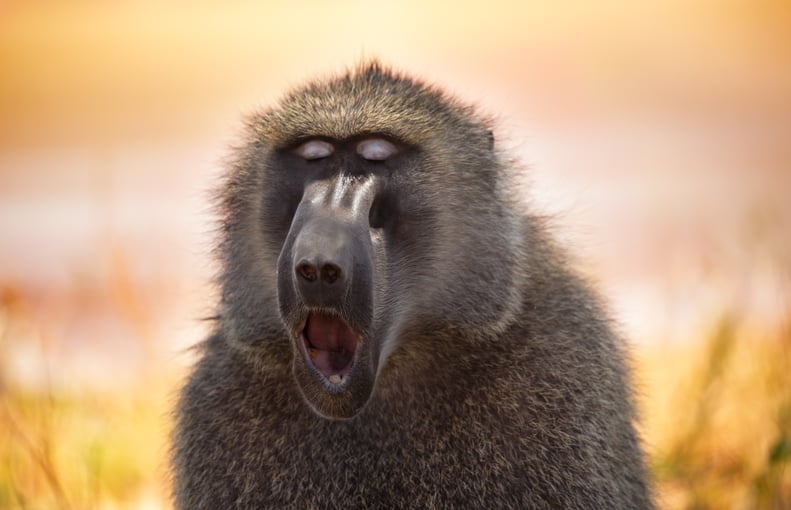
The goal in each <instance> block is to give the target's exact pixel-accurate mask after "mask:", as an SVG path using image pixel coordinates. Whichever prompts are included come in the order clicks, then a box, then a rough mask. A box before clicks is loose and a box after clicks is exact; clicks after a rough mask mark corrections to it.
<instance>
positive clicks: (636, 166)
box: [0, 0, 791, 509]
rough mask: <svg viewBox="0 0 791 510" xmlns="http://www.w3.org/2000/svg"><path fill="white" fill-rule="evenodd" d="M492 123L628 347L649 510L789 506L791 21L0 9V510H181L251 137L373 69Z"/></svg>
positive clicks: (300, 6)
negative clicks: (175, 408) (327, 82)
mask: <svg viewBox="0 0 791 510" xmlns="http://www.w3.org/2000/svg"><path fill="white" fill-rule="evenodd" d="M374 56H376V57H379V58H380V59H381V60H383V61H384V62H385V63H387V64H391V65H393V66H394V67H396V68H398V69H401V70H405V71H408V72H410V73H412V74H415V75H417V76H419V77H422V78H424V79H426V80H428V81H430V82H433V83H436V84H438V85H440V86H442V87H444V88H446V89H447V90H448V91H450V92H451V93H453V94H455V95H457V96H459V97H461V98H463V99H464V100H467V101H469V102H473V103H476V104H478V105H479V106H480V107H481V109H482V110H483V111H486V112H490V113H492V114H495V115H497V119H498V127H499V129H498V132H497V140H498V143H501V144H503V145H504V146H506V147H509V148H510V150H511V152H512V154H513V155H514V156H515V157H516V158H517V159H518V161H519V162H520V164H523V165H525V166H527V167H528V168H529V172H528V176H529V182H528V183H526V186H525V199H526V200H527V201H529V202H530V204H531V205H532V207H533V208H534V209H536V210H540V211H543V212H545V213H547V214H550V215H552V217H553V218H554V223H555V226H556V230H557V232H558V235H559V236H560V237H561V238H562V239H563V240H564V241H565V242H567V243H568V244H570V245H572V246H573V248H574V252H575V255H576V257H577V260H578V265H579V266H580V268H581V270H583V271H584V272H585V273H586V274H588V275H590V276H591V277H592V278H593V279H595V280H596V281H597V282H598V283H599V284H600V286H601V288H602V291H603V293H604V294H605V295H606V296H607V297H608V299H609V300H610V302H611V303H612V310H613V314H614V315H615V316H616V317H617V319H618V321H619V322H620V324H621V326H622V329H623V331H624V332H625V334H626V335H627V336H628V337H629V339H630V340H631V342H632V343H633V347H634V348H633V351H634V356H633V361H634V373H635V379H636V381H637V383H638V388H639V402H640V407H641V412H642V416H643V423H642V425H641V430H642V434H643V437H644V439H645V442H646V448H647V450H648V452H649V455H650V466H651V470H652V473H653V476H654V479H655V483H656V490H657V498H658V502H659V504H660V507H661V508H667V509H671V508H690V509H691V508H695V509H703V508H791V467H789V461H790V460H791V364H789V362H790V361H791V315H790V314H789V312H791V200H790V199H789V194H791V4H789V3H788V2H782V1H777V2H769V1H752V2H748V1H745V2H730V1H723V2H703V1H697V0H696V1H672V0H671V1H657V2H616V1H611V0H604V1H600V2H582V1H580V2H576V1H569V2H554V3H553V2H503V1H499V0H490V1H488V2H476V3H472V2H465V1H459V0H456V1H453V2H450V1H448V2H445V1H438V2H432V3H427V2H419V1H414V0H407V1H400V2H397V3H396V2H377V3H374V2H364V1H353V0H339V1H335V2H320V1H316V0H298V1H279V0H277V1H258V2H254V1H238V2H237V1H232V2H228V1H225V2H220V1H210V0H198V1H195V0H192V1H189V2H187V1H183V2H182V1H173V2H161V1H156V2H155V1H149V0H142V1H141V0H137V1H134V2H133V1H116V2H102V1H98V0H85V1H57V2H55V1H37V0H32V1H14V0H0V508H97V509H98V508H146V509H148V508H169V507H170V503H169V501H168V490H169V489H168V484H169V480H168V473H167V444H168V440H167V437H168V433H169V430H170V415H169V412H170V411H169V410H170V408H171V406H172V403H173V400H174V395H175V392H176V391H177V388H178V385H179V384H180V381H181V380H182V378H183V377H184V374H185V373H186V370H187V369H188V367H189V366H190V363H191V362H192V355H191V353H190V351H189V346H190V345H192V344H194V343H195V342H197V341H199V340H200V339H201V338H202V336H203V335H204V334H205V333H206V328H207V325H206V324H205V323H204V322H203V321H201V318H202V317H205V316H208V315H210V314H211V313H212V308H211V307H212V304H213V301H214V298H215V289H213V287H212V286H211V284H210V279H211V275H212V272H213V270H214V268H215V266H214V261H213V259H212V256H211V253H210V251H211V246H212V243H213V240H214V237H213V229H214V225H213V223H212V222H213V220H214V218H213V215H212V211H211V209H210V207H209V200H208V196H209V192H210V190H211V189H212V186H214V185H215V184H216V183H217V177H218V175H219V174H220V172H221V169H222V161H223V158H224V157H225V156H226V155H227V154H228V152H229V147H230V146H232V145H233V143H234V142H235V141H236V140H238V135H239V133H240V127H241V122H240V119H241V117H242V116H243V115H245V114H248V113H250V112H253V111H255V110H256V109H257V108H261V107H265V106H267V105H270V104H272V103H273V102H275V101H277V99H278V98H279V97H280V96H281V95H282V94H283V93H284V91H285V90H287V89H288V88H289V87H292V86H294V85H297V84H299V83H301V82H302V81H303V80H305V79H309V78H314V77H317V76H325V75H327V74H330V73H335V72H339V71H342V70H343V69H345V68H347V67H349V66H352V65H354V64H355V63H356V62H358V61H359V60H361V59H363V58H366V57H374Z"/></svg>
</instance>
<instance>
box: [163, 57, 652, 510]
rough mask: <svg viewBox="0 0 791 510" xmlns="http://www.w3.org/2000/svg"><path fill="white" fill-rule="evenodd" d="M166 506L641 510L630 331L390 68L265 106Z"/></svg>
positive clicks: (236, 182) (180, 431) (484, 131)
mask: <svg viewBox="0 0 791 510" xmlns="http://www.w3.org/2000/svg"><path fill="white" fill-rule="evenodd" d="M246 133H247V135H246V136H247V138H246V140H245V141H244V143H243V144H242V145H241V147H239V148H238V149H236V150H235V152H234V156H233V157H232V159H231V161H229V165H228V166H229V170H228V172H227V174H226V177H225V179H224V181H223V182H222V185H221V188H220V191H219V193H218V203H219V211H220V214H219V216H220V229H219V230H220V233H219V237H220V243H219V248H218V256H219V260H220V266H221V268H220V271H219V274H218V285H219V290H220V293H219V294H220V296H219V306H218V309H217V315H216V318H215V321H214V324H213V328H214V329H213V333H212V334H211V335H210V336H209V338H208V339H207V340H205V341H204V342H203V343H202V344H201V345H200V352H201V357H200V359H199V361H198V362H197V365H196V367H195V368H194V371H193V372H192V374H191V376H190V377H189V379H188V381H187V383H186V386H185V387H184V389H183V391H182V393H181V396H180V400H179V403H178V406H177V410H176V426H175V432H174V436H173V446H172V462H173V474H174V499H175V504H176V507H177V508H183V509H200V508H206V509H218V508H249V509H253V508H255V509H259V508H278V509H280V508H300V509H304V508H316V509H324V508H343V509H349V508H585V509H594V508H602V509H612V508H651V507H652V503H651V498H650V491H649V489H648V487H647V482H646V472H645V467H644V461H643V457H642V453H641V448H640V444H639V440H638V438H637V435H636V433H635V430H634V422H635V411H634V408H633V404H632V394H631V390H630V382H629V377H628V370H627V367H626V356H627V354H626V350H625V345H624V342H623V340H622V338H621V337H620V336H619V335H618V334H617V333H616V332H614V329H613V326H612V324H611V321H610V319H609V318H608V316H607V313H606V311H605V310H604V307H603V305H602V303H601V302H600V300H599V298H598V297H597V296H596V294H595V293H594V292H593V291H592V289H591V287H590V286H589V285H588V284H587V283H586V282H585V281H584V280H583V279H582V278H581V277H580V276H578V275H577V274H576V273H575V272H574V271H573V270H572V269H571V264H570V263H569V262H568V258H567V257H566V256H565V255H564V252H563V250H561V249H560V248H559V247H558V246H557V245H556V243H555V242H554V241H553V240H552V238H551V236H550V234H549V233H548V228H547V227H546V225H545V223H546V222H545V221H544V220H542V217H541V216H540V215H537V214H533V213H525V212H524V209H525V208H522V207H521V206H520V205H519V204H518V203H517V202H518V197H516V196H514V195H515V192H513V188H512V184H513V176H514V173H515V167H516V165H515V164H514V163H513V161H512V160H511V159H510V158H508V157H506V156H505V155H504V154H501V153H500V148H499V147H495V139H494V137H493V135H492V122H491V121H490V120H489V118H488V117H485V116H483V115H481V114H479V113H477V111H476V110H475V109H474V108H473V107H470V106H467V105H464V104H462V103H460V102H459V101H458V100H456V99H454V98H451V97H449V96H448V95H447V94H446V93H444V92H442V91H440V90H439V89H437V88H435V87H433V86H430V85H427V84H424V83H423V82H421V81H419V80H415V79H412V78H409V77H407V76H404V75H402V74H399V73H397V72H394V71H392V70H391V69H389V68H387V67H385V66H383V65H381V64H380V63H378V62H377V61H372V62H366V63H363V64H360V65H358V66H357V67H356V68H354V69H352V70H350V71H349V72H347V73H345V74H342V75H338V76H335V77H332V78H329V79H324V80H319V81H316V82H312V83H309V84H308V85H307V86H304V87H302V88H299V89H296V90H295V91H293V92H291V93H290V94H289V95H287V96H286V97H285V98H283V99H282V100H281V101H280V103H279V104H278V105H277V106H275V107H273V108H271V109H268V110H265V111H263V112H261V113H258V114H256V115H253V116H252V117H250V118H249V120H248V123H247V131H246Z"/></svg>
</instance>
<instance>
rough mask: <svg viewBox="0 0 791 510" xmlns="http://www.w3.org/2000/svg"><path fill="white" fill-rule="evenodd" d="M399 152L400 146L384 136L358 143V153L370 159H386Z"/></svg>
mask: <svg viewBox="0 0 791 510" xmlns="http://www.w3.org/2000/svg"><path fill="white" fill-rule="evenodd" d="M397 152H398V147H396V146H395V144H393V143H392V142H388V141H387V140H385V139H384V138H369V139H367V140H363V141H361V142H360V143H358V144H357V154H359V155H360V156H362V158H363V159H367V160H368V161H384V160H386V159H387V158H389V157H390V156H393V155H394V154H396V153H397Z"/></svg>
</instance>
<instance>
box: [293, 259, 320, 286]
mask: <svg viewBox="0 0 791 510" xmlns="http://www.w3.org/2000/svg"><path fill="white" fill-rule="evenodd" d="M296 272H297V276H299V277H300V278H302V279H303V280H305V281H306V282H315V281H316V279H317V278H318V271H316V268H315V267H314V266H313V265H312V264H309V263H307V262H303V263H301V264H298V265H297V267H296Z"/></svg>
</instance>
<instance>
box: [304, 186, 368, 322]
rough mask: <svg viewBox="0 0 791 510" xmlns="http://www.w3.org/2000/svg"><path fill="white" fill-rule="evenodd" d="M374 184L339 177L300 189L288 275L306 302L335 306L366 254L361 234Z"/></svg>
mask: <svg viewBox="0 0 791 510" xmlns="http://www.w3.org/2000/svg"><path fill="white" fill-rule="evenodd" d="M373 186H374V182H373V180H372V179H359V178H350V177H345V178H344V177H342V176H339V177H338V178H336V179H333V180H331V181H317V182H314V183H312V184H311V185H309V186H308V187H307V188H306V189H305V195H304V196H303V203H302V204H301V205H300V208H299V210H298V212H297V216H298V219H299V222H300V223H301V225H302V226H301V228H300V229H299V231H298V232H297V233H296V238H295V240H294V249H293V259H292V267H293V271H294V272H293V277H294V280H295V283H296V287H297V289H298V291H299V293H300V295H301V296H302V299H303V301H304V302H305V304H307V305H309V306H319V307H327V306H337V305H338V304H339V303H340V302H341V301H342V300H343V298H344V296H345V295H346V293H347V291H348V289H349V287H350V285H351V284H352V281H353V278H354V274H353V269H354V267H355V265H359V261H360V260H361V259H367V258H369V254H368V246H367V242H366V239H367V230H368V215H369V211H370V208H371V203H372V201H373Z"/></svg>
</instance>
